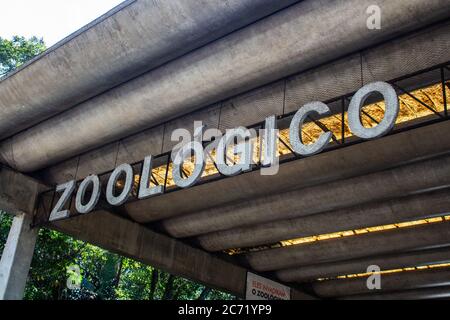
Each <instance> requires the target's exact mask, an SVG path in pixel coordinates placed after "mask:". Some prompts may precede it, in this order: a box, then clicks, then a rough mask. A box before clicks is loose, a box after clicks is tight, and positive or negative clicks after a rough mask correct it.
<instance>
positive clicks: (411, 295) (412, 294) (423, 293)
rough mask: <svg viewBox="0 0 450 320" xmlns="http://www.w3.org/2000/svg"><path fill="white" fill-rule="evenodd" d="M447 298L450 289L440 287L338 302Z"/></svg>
mask: <svg viewBox="0 0 450 320" xmlns="http://www.w3.org/2000/svg"><path fill="white" fill-rule="evenodd" d="M448 298H450V287H449V286H442V287H434V288H425V289H413V290H406V291H399V292H391V293H378V294H377V293H373V294H362V295H354V296H348V297H340V298H338V300H431V299H448Z"/></svg>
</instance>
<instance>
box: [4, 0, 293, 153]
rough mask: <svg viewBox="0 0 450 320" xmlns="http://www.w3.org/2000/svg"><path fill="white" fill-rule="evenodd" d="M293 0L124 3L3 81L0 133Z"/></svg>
mask: <svg viewBox="0 0 450 320" xmlns="http://www.w3.org/2000/svg"><path fill="white" fill-rule="evenodd" d="M297 1H298V0H279V1H271V0H228V1H226V2H225V1H222V0H208V1H185V0H170V1H149V0H139V1H135V0H128V1H125V2H124V3H122V4H121V5H120V6H118V7H116V8H114V9H113V10H111V11H110V12H108V13H106V14H105V15H103V16H102V17H100V18H98V19H96V20H95V21H93V22H92V23H90V24H89V25H88V26H86V27H84V28H82V29H81V30H79V31H77V32H76V33H75V34H74V35H71V36H69V37H68V38H66V39H64V40H62V41H61V42H59V43H57V44H56V45H55V46H53V47H52V48H50V49H49V50H47V51H46V52H45V53H43V54H42V55H40V56H39V57H37V58H36V59H34V60H32V61H31V62H30V63H28V64H26V65H25V66H23V67H22V68H20V69H19V70H18V71H16V72H15V73H13V74H11V75H10V76H9V77H7V78H5V79H2V81H1V83H0V97H2V99H1V100H0V138H4V137H5V136H10V135H11V134H13V133H16V132H18V131H20V130H23V129H25V128H28V127H30V126H31V125H33V124H36V123H38V122H40V121H42V120H45V119H47V118H48V117H50V116H53V115H55V114H57V113H60V112H61V111H64V110H67V109H69V108H71V107H73V106H75V105H77V104H79V103H81V102H83V101H85V100H86V99H89V98H91V97H93V96H95V95H98V94H100V93H102V92H104V91H106V90H108V89H110V88H112V87H114V86H117V85H119V84H121V83H123V82H125V81H127V80H130V79H131V78H133V77H135V76H137V75H140V74H142V73H144V72H146V71H148V70H151V69H154V68H156V67H159V66H161V65H162V64H164V63H167V62H168V61H171V60H173V59H176V58H178V57H180V56H182V55H184V54H186V53H188V52H189V51H191V50H194V49H197V48H199V47H201V46H203V45H205V44H207V43H209V42H211V41H214V40H216V39H218V38H220V37H223V36H225V35H226V34H228V33H230V32H233V31H235V30H237V29H239V28H242V27H244V26H246V25H247V24H250V23H252V22H254V21H256V20H258V19H261V18H263V17H265V16H267V15H270V14H272V13H273V12H275V11H277V10H280V9H282V8H285V7H286V6H289V5H291V4H293V3H295V2H297ZM143 39H145V40H143ZM41 147H43V146H41Z"/></svg>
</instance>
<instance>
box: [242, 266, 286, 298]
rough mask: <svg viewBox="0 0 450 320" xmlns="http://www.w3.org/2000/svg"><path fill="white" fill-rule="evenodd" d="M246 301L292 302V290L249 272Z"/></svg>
mask: <svg viewBox="0 0 450 320" xmlns="http://www.w3.org/2000/svg"><path fill="white" fill-rule="evenodd" d="M245 299H246V300H290V299H291V288H289V287H287V286H285V285H282V284H280V283H278V282H275V281H272V280H269V279H266V278H263V277H261V276H258V275H256V274H254V273H251V272H247V290H246V293H245Z"/></svg>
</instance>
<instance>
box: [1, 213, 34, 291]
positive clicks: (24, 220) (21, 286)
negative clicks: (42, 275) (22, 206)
mask: <svg viewBox="0 0 450 320" xmlns="http://www.w3.org/2000/svg"><path fill="white" fill-rule="evenodd" d="M30 225H31V219H30V217H29V215H27V214H24V213H22V214H19V215H16V216H14V220H13V223H12V226H11V229H10V231H9V235H8V240H7V241H6V245H5V248H4V250H3V253H2V256H1V259H0V300H20V299H22V297H23V294H24V291H25V284H26V281H27V276H28V270H29V269H30V264H31V259H32V258H33V251H34V246H35V244H36V238H37V230H38V229H37V228H36V229H31V228H30Z"/></svg>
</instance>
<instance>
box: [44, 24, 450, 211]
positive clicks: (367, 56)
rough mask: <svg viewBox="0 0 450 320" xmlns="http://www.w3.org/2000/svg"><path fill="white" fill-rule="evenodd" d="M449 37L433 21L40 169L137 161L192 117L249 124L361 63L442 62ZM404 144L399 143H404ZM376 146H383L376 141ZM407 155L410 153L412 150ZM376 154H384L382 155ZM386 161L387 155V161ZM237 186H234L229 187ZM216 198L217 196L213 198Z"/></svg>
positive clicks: (345, 83)
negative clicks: (420, 27) (373, 45)
mask: <svg viewBox="0 0 450 320" xmlns="http://www.w3.org/2000/svg"><path fill="white" fill-rule="evenodd" d="M449 39H450V22H447V23H444V24H438V25H434V26H432V27H430V28H426V29H424V30H421V31H420V32H416V33H413V34H410V35H407V36H404V37H401V38H399V39H396V40H395V41H390V42H387V43H384V44H382V45H379V46H376V47H371V48H369V49H367V50H364V51H363V52H358V53H355V54H353V55H351V56H346V57H344V58H342V59H339V60H337V61H333V62H331V63H327V64H326V65H322V66H320V67H317V68H313V69H310V70H308V71H306V72H303V73H300V74H298V75H295V76H292V77H289V78H287V79H283V80H281V81H278V82H277V83H272V84H269V85H265V86H263V87H260V88H257V89H254V90H251V91H249V92H246V93H244V94H240V95H238V96H236V97H232V98H230V99H227V100H226V101H223V102H220V103H218V104H214V105H212V106H209V107H207V108H203V109H201V110H198V111H196V112H193V113H190V114H187V115H185V116H181V117H178V118H176V119H174V120H172V121H170V122H169V123H166V124H162V125H159V126H157V127H154V128H152V129H148V130H144V131H142V132H140V133H139V134H136V135H132V136H130V137H127V138H124V139H122V140H120V141H116V142H113V143H111V144H107V145H105V146H102V147H100V148H97V149H94V150H92V151H89V152H87V153H84V154H82V155H80V156H77V157H74V158H71V159H68V160H66V161H64V162H62V163H59V164H58V165H56V166H52V167H50V168H47V169H44V170H43V171H42V174H41V178H42V179H43V181H45V182H47V183H49V184H57V183H63V182H66V181H68V180H70V179H76V180H78V179H83V178H84V177H86V176H87V175H89V174H92V173H98V172H106V171H108V170H113V169H114V167H115V165H116V163H125V162H126V163H135V162H138V161H141V160H142V159H143V158H144V157H145V156H147V155H149V154H152V155H157V154H160V153H162V152H165V151H168V150H169V149H170V147H171V146H172V144H171V141H170V134H171V133H172V131H173V130H174V129H177V128H183V129H187V130H188V131H189V132H191V133H192V131H193V122H194V120H201V121H203V123H204V124H206V125H207V126H208V128H219V129H220V130H223V129H227V128H231V127H235V126H240V125H244V126H247V125H251V124H254V123H258V122H260V121H263V120H264V119H265V117H267V116H270V115H273V114H282V113H283V110H284V112H290V111H296V110H297V109H298V108H299V106H302V105H303V104H305V103H307V102H310V101H315V100H316V101H326V100H329V99H332V98H336V97H338V96H340V95H344V94H348V93H350V92H354V91H356V90H358V89H359V88H360V87H361V68H362V69H363V71H364V72H363V73H364V77H363V79H362V80H363V83H367V82H368V81H375V80H377V81H386V80H391V79H394V78H398V77H400V76H405V75H407V74H411V73H414V72H417V71H418V70H422V69H426V68H430V67H433V66H436V65H438V64H442V63H445V62H447V61H450V52H449V50H448V47H449V46H450V43H449V42H450V40H449ZM366 74H367V75H366ZM439 76H440V75H439V73H438V72H437V73H436V72H430V73H428V74H427V76H421V77H420V78H418V77H413V78H412V79H411V80H413V81H414V83H413V86H412V87H411V86H410V85H409V84H408V85H405V81H402V86H404V87H405V89H407V90H409V89H414V88H417V87H425V86H428V85H430V84H432V83H436V82H438V81H439ZM323 88H326V90H323ZM283 107H284V108H283ZM330 107H332V109H333V111H332V112H336V111H337V110H335V108H333V106H330ZM256 110H257V111H256ZM219 114H220V117H219ZM219 118H220V119H219ZM427 137H428V133H424V134H423V135H422V136H421V141H422V139H423V138H425V139H426V138H427ZM441 143H442V142H441ZM404 144H405V143H403V145H404ZM403 145H402V149H403V148H404V147H403ZM409 145H410V143H408V144H407V146H409ZM378 149H379V150H381V148H380V147H379V146H378ZM386 149H387V148H386ZM395 149H399V148H395ZM416 152H417V156H419V153H420V152H421V151H420V149H419V148H418V150H417V151H416ZM366 154H368V152H366ZM395 154H397V153H395ZM375 155H377V154H373V156H375ZM385 157H387V156H385ZM391 157H392V155H391ZM410 158H413V155H411V156H410ZM380 159H382V158H381V156H380ZM369 160H371V158H368V159H367V160H366V161H364V162H362V163H360V164H358V166H357V167H358V168H359V167H362V168H361V170H363V169H364V166H363V165H364V164H365V163H368V162H369ZM333 162H335V161H333ZM390 162H391V161H389V160H388V159H386V163H390ZM369 163H370V162H369ZM328 167H329V165H327V166H325V168H328ZM345 169H346V168H345V167H344V168H340V171H341V173H342V174H343V175H345V174H346V170H345ZM295 172H298V170H295V171H294V173H295ZM291 174H292V173H291ZM267 178H268V177H267ZM289 178H290V179H289ZM304 178H305V177H304V176H303V177H302V179H294V177H292V178H291V175H286V176H285V177H284V180H287V182H290V181H291V180H292V181H296V183H299V180H300V181H301V182H303V180H304ZM246 179H248V177H247V178H246ZM266 180H267V179H266ZM266 180H264V181H266ZM272 180H274V179H272ZM264 181H261V182H258V185H261V183H264ZM274 183H276V181H271V183H270V185H272V184H274ZM236 186H237V187H238V186H240V184H236ZM283 187H284V185H283V184H280V183H278V184H277V186H276V188H275V190H280V189H281V188H283ZM235 189H237V188H233V189H232V190H235ZM241 189H242V188H241ZM220 190H222V189H220ZM247 190H249V189H242V190H237V191H236V192H231V191H230V190H229V191H228V192H227V194H230V195H233V196H235V197H236V195H241V194H242V193H243V192H248V191H247ZM250 190H252V191H253V192H254V193H255V192H257V190H259V188H258V189H256V188H251V189H250ZM190 199H191V201H190V202H189V206H186V203H185V206H183V205H179V206H178V207H177V208H173V209H172V206H173V205H172V204H174V203H178V201H171V200H168V201H167V202H170V203H171V206H170V207H164V210H160V209H159V208H160V207H158V206H157V205H154V204H153V203H154V202H157V201H156V199H154V201H152V202H150V203H149V204H148V206H147V208H146V210H145V211H146V212H148V213H149V216H152V215H153V214H159V212H161V211H168V210H170V209H172V211H171V212H172V213H173V214H176V213H177V212H182V213H185V212H187V211H189V210H190V211H191V212H192V211H198V210H200V209H201V208H200V205H201V203H203V201H201V202H200V204H199V203H198V200H197V198H194V197H193V196H190ZM194 200H197V201H194ZM214 200H216V201H217V199H214ZM224 201H226V199H224ZM164 205H166V201H164V204H162V205H160V206H164ZM152 211H153V212H152ZM150 213H151V214H150Z"/></svg>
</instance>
